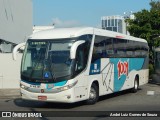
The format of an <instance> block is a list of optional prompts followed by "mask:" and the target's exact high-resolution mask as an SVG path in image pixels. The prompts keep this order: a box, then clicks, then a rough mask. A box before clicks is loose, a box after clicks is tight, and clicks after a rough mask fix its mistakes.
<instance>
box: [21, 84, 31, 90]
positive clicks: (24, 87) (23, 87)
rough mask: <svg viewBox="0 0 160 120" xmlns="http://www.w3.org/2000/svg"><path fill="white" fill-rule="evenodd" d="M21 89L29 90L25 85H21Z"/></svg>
mask: <svg viewBox="0 0 160 120" xmlns="http://www.w3.org/2000/svg"><path fill="white" fill-rule="evenodd" d="M20 88H22V89H25V90H26V89H28V88H29V87H27V86H25V85H23V84H20Z"/></svg>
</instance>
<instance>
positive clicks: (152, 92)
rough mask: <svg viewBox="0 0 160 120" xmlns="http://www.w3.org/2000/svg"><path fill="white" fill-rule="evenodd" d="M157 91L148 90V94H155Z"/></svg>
mask: <svg viewBox="0 0 160 120" xmlns="http://www.w3.org/2000/svg"><path fill="white" fill-rule="evenodd" d="M154 94H155V91H147V95H154Z"/></svg>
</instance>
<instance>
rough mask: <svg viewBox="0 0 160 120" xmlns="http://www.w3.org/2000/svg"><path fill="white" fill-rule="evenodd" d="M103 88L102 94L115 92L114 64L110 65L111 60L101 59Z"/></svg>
mask: <svg viewBox="0 0 160 120" xmlns="http://www.w3.org/2000/svg"><path fill="white" fill-rule="evenodd" d="M101 75H102V80H101V86H102V87H100V89H101V91H103V92H102V94H103V95H104V94H109V93H113V92H114V64H112V63H110V60H109V58H102V59H101Z"/></svg>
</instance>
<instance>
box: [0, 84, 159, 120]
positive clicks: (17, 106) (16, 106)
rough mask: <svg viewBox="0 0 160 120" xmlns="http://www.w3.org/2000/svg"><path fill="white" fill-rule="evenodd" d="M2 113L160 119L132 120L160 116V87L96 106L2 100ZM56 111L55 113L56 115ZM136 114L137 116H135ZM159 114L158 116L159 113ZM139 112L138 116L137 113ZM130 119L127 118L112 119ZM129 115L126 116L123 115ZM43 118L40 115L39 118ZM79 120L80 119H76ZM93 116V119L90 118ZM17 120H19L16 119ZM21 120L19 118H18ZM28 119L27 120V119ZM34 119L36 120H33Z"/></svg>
mask: <svg viewBox="0 0 160 120" xmlns="http://www.w3.org/2000/svg"><path fill="white" fill-rule="evenodd" d="M0 111H3V112H4V111H12V112H17V113H25V112H29V113H34V112H36V113H38V112H39V113H41V115H42V116H43V118H36V119H45V120H47V119H53V118H51V117H54V120H55V119H56V120H59V119H65V120H66V119H67V120H71V119H77V120H78V119H79V120H80V119H82V118H81V117H83V120H84V119H87V120H88V119H93V120H99V119H100V120H101V119H102V120H105V119H107V120H111V119H113V120H115V119H118V120H121V119H122V120H124V119H128V118H129V119H131V120H132V119H133V120H135V118H136V119H142V120H145V119H147V120H150V119H157V120H158V119H160V117H159V118H158V117H133V116H132V117H129V116H131V114H133V115H137V114H140V115H142V114H143V113H145V114H148V113H151V114H152V113H153V114H155V113H159V115H160V85H155V84H146V85H144V86H141V87H140V89H139V90H138V92H137V93H130V91H128V90H127V91H123V92H119V93H115V94H111V95H106V96H102V97H100V99H99V101H98V102H97V103H96V104H95V105H85V104H84V102H79V103H74V104H64V103H63V104H62V103H46V102H37V101H26V100H22V99H21V98H3V99H0ZM55 111H56V112H55ZM100 111H101V112H100ZM136 111H137V112H136ZM158 111H159V112H158ZM135 112H136V113H135ZM111 113H113V114H114V113H115V114H114V116H116V115H119V114H120V115H119V116H122V115H127V114H130V115H128V117H109V116H110V115H111ZM124 113H126V114H124ZM27 115H28V113H27ZM39 115H40V114H39ZM76 116H77V117H76ZM88 116H90V117H88ZM16 119H17V118H16ZM19 119H20V118H19ZM24 119H25V118H24ZM33 119H35V118H33Z"/></svg>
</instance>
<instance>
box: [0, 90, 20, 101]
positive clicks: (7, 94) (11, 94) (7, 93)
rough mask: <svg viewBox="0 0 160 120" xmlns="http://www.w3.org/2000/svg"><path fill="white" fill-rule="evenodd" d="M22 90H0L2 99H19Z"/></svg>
mask: <svg viewBox="0 0 160 120" xmlns="http://www.w3.org/2000/svg"><path fill="white" fill-rule="evenodd" d="M19 97H20V89H18V88H17V89H0V99H1V98H19Z"/></svg>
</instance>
